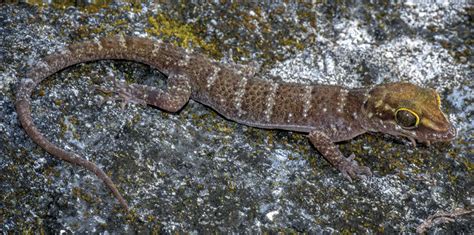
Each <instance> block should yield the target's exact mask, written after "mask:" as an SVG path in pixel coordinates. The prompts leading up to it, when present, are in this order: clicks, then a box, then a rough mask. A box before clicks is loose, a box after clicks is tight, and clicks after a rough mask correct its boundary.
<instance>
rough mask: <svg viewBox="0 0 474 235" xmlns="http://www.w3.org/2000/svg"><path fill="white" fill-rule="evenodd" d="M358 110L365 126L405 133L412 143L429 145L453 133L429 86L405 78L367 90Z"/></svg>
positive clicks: (435, 95)
mask: <svg viewBox="0 0 474 235" xmlns="http://www.w3.org/2000/svg"><path fill="white" fill-rule="evenodd" d="M362 110H363V112H364V114H365V116H366V118H367V124H365V125H366V126H367V129H369V130H374V131H379V132H383V133H388V134H391V135H394V136H404V137H407V138H408V139H410V140H411V141H412V143H413V144H414V145H416V140H417V141H418V142H424V143H426V144H428V145H429V144H430V143H431V142H440V141H450V140H452V139H453V138H454V137H455V136H456V129H455V128H454V126H453V125H452V124H451V123H450V122H449V121H448V119H447V118H446V115H445V114H444V113H443V111H441V99H440V96H439V94H438V93H437V92H436V91H435V90H433V89H429V88H422V87H419V86H417V85H414V84H411V83H405V82H397V83H389V84H383V85H379V86H376V87H374V88H373V89H372V90H370V92H369V95H368V97H367V99H366V101H365V102H364V105H363V107H362Z"/></svg>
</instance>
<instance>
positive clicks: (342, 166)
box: [308, 131, 372, 182]
mask: <svg viewBox="0 0 474 235" xmlns="http://www.w3.org/2000/svg"><path fill="white" fill-rule="evenodd" d="M308 137H309V140H310V141H311V143H312V144H313V145H314V147H315V148H316V149H317V150H318V151H319V152H320V153H321V154H322V155H323V156H324V158H326V160H327V161H328V162H329V163H331V164H332V165H333V166H335V167H336V168H337V169H338V170H339V171H340V172H341V173H342V175H343V176H344V177H345V178H347V179H348V180H349V181H351V182H352V179H356V178H362V177H365V176H368V177H370V176H372V172H371V171H370V169H369V168H368V167H366V166H359V164H357V162H356V161H355V160H354V158H355V155H354V154H351V156H349V157H348V158H346V157H344V155H343V154H342V153H341V151H340V150H339V148H338V147H337V146H336V145H335V144H334V143H333V141H331V139H330V138H329V137H328V136H327V135H326V134H324V133H323V132H321V131H312V132H310V133H309V136H308Z"/></svg>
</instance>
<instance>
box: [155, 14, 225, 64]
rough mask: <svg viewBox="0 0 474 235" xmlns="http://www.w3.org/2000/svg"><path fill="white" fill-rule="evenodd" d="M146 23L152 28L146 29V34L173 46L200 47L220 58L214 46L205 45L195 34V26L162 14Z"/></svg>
mask: <svg viewBox="0 0 474 235" xmlns="http://www.w3.org/2000/svg"><path fill="white" fill-rule="evenodd" d="M148 22H149V23H150V24H151V26H152V28H151V29H147V30H146V31H147V33H149V34H152V35H156V36H160V37H161V38H163V39H164V40H167V41H170V42H171V43H173V44H174V45H175V46H179V47H182V48H191V47H200V48H202V49H203V50H204V51H205V52H207V53H209V54H210V55H212V56H215V57H220V56H222V54H221V53H220V52H219V50H218V49H217V46H216V45H215V44H211V43H207V42H206V41H205V40H204V39H202V38H201V37H199V36H198V35H197V34H196V32H195V29H196V28H198V27H197V26H196V25H192V24H185V23H183V22H180V21H177V20H174V19H171V18H169V17H167V16H165V15H164V14H158V15H157V16H156V17H151V16H150V17H149V18H148Z"/></svg>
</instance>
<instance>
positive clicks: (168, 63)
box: [15, 35, 456, 210]
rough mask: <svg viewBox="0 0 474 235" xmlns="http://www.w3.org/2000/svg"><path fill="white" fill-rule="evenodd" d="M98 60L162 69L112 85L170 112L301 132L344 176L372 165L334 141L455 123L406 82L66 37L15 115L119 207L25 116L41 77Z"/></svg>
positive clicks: (431, 136)
mask: <svg viewBox="0 0 474 235" xmlns="http://www.w3.org/2000/svg"><path fill="white" fill-rule="evenodd" d="M97 60H128V61H135V62H139V63H143V64H147V65H149V66H151V67H152V68H155V69H158V70H159V71H160V72H162V73H164V74H165V75H167V80H166V87H165V88H157V87H153V86H147V85H141V84H136V83H133V84H126V83H123V82H122V83H121V82H117V83H115V82H114V84H115V85H114V86H113V88H112V89H111V91H113V92H114V95H115V96H116V97H118V98H120V99H121V100H122V101H125V102H134V103H141V104H146V105H150V106H154V107H156V108H159V109H161V110H163V111H165V112H170V113H176V112H178V111H179V110H181V109H182V108H183V106H185V105H186V104H187V102H188V101H189V100H190V99H192V100H194V101H197V102H198V103H201V104H203V105H205V106H208V107H210V108H212V109H213V110H215V111H216V112H218V113H219V114H220V115H222V116H223V117H224V118H226V119H228V120H232V121H235V122H237V123H240V124H243V125H248V126H252V127H256V128H263V129H280V130H286V131H294V132H300V133H304V134H307V136H308V139H309V142H310V143H311V144H312V145H313V146H314V147H315V148H316V150H317V151H319V153H320V154H321V155H322V156H323V157H324V158H325V159H326V160H327V161H328V162H329V163H330V164H331V165H332V166H334V167H335V168H336V169H337V170H339V172H340V173H341V174H342V176H343V177H345V178H347V179H348V180H350V181H352V179H358V178H367V177H370V176H372V172H371V171H370V169H369V168H368V167H365V166H362V165H359V164H358V163H357V161H355V159H354V158H355V155H354V154H351V155H350V156H349V157H345V156H344V155H343V154H342V153H341V151H340V150H339V149H338V147H337V145H336V144H335V143H337V142H341V141H346V140H350V139H352V138H354V137H356V136H358V135H361V134H364V133H367V132H370V133H372V132H381V133H386V134H390V135H393V136H400V137H406V138H408V140H410V141H411V143H412V144H413V145H414V146H416V144H417V141H418V142H420V143H425V144H428V145H429V144H430V143H433V142H441V141H450V140H452V139H454V138H455V136H456V128H455V127H454V126H453V125H452V124H451V123H450V122H449V120H448V118H447V117H446V115H445V114H444V113H443V111H442V110H441V99H440V96H439V94H438V93H437V92H436V91H435V90H434V89H431V88H423V87H420V86H417V85H414V84H411V83H407V82H393V83H385V84H379V85H375V86H372V87H361V88H352V89H350V88H347V87H343V86H337V85H323V84H299V83H289V82H282V81H272V80H269V79H261V78H257V77H256V76H255V73H252V72H245V70H243V69H239V68H238V67H236V66H229V65H225V64H222V63H219V62H217V61H215V60H213V59H210V58H208V57H206V56H205V55H203V54H200V53H196V52H188V51H186V50H185V49H183V48H180V47H177V46H174V45H172V44H170V43H165V42H162V41H158V40H153V39H148V38H142V37H135V36H124V35H118V36H108V37H104V38H100V39H96V40H90V41H84V42H78V43H73V44H70V45H69V46H67V47H65V48H63V49H61V50H60V51H59V52H57V53H53V54H50V55H47V56H45V57H43V58H42V59H40V60H39V61H38V62H37V63H36V64H34V65H32V66H31V67H30V69H28V71H27V72H26V73H25V77H24V78H23V79H21V80H20V82H19V84H18V85H17V90H16V101H15V107H16V111H17V115H18V118H19V121H20V123H21V125H22V127H23V129H24V130H25V131H26V133H27V135H28V136H29V137H30V138H31V139H32V140H33V141H34V142H35V143H36V144H37V145H39V146H40V147H41V148H43V149H44V150H45V151H47V152H48V153H49V154H50V155H52V156H53V157H55V158H57V159H59V160H64V161H67V162H70V163H72V164H75V165H78V166H80V167H83V168H85V169H87V170H89V171H91V172H92V173H94V174H95V175H97V177H98V178H99V179H101V180H102V181H103V182H104V183H105V185H106V186H107V187H108V188H109V189H110V191H111V192H112V194H113V195H114V196H115V197H116V198H117V200H118V202H119V204H120V205H121V206H123V208H125V209H126V210H128V208H129V207H128V204H127V202H126V200H125V199H124V197H123V196H122V194H121V193H120V192H119V190H118V189H117V186H116V185H115V183H114V182H113V181H112V180H111V179H110V177H108V176H107V174H105V172H104V171H103V170H102V169H101V168H99V167H98V166H96V165H95V164H94V163H93V162H91V161H88V160H86V159H85V158H83V157H81V156H79V155H78V154H76V153H74V152H71V151H67V150H65V149H63V148H61V147H59V146H57V145H56V144H54V143H52V142H51V141H49V140H48V139H47V138H45V137H44V135H43V134H42V133H41V132H40V130H39V129H38V128H37V127H36V126H35V124H34V122H33V120H32V116H31V95H32V93H33V91H34V89H35V88H36V87H37V86H38V85H39V84H40V83H41V81H43V80H44V79H46V78H47V77H49V76H50V75H52V74H54V73H57V72H58V71H61V70H63V69H65V68H67V67H70V66H72V65H75V64H79V63H84V62H89V61H97Z"/></svg>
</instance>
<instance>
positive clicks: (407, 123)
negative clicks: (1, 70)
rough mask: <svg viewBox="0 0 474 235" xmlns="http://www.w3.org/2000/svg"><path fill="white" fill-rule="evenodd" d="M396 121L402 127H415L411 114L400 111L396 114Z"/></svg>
mask: <svg viewBox="0 0 474 235" xmlns="http://www.w3.org/2000/svg"><path fill="white" fill-rule="evenodd" d="M397 120H398V122H399V124H400V125H402V126H404V127H413V126H415V125H416V117H415V115H413V114H412V113H411V112H409V111H406V110H400V111H398V112H397Z"/></svg>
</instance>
